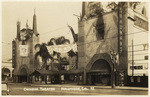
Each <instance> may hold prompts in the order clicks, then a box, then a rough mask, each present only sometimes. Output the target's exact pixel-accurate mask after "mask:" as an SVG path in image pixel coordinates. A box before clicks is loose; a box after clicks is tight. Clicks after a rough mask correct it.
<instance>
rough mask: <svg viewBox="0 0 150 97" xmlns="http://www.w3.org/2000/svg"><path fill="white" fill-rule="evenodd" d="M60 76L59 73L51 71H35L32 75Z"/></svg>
mask: <svg viewBox="0 0 150 97" xmlns="http://www.w3.org/2000/svg"><path fill="white" fill-rule="evenodd" d="M52 74H59V73H58V71H50V70H35V71H34V72H33V73H31V75H52Z"/></svg>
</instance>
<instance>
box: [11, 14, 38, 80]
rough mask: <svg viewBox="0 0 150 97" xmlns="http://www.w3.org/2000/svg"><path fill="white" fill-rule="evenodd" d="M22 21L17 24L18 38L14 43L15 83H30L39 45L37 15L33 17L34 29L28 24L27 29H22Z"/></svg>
mask: <svg viewBox="0 0 150 97" xmlns="http://www.w3.org/2000/svg"><path fill="white" fill-rule="evenodd" d="M20 24H21V23H20V21H18V22H17V36H16V38H15V39H14V40H13V41H12V44H13V46H12V50H13V51H12V52H13V54H12V58H13V62H12V63H13V68H14V81H15V82H29V81H30V79H31V78H30V77H29V75H30V73H31V72H33V71H34V68H35V58H34V57H35V56H34V55H35V52H36V51H35V49H34V47H35V45H36V44H37V43H39V34H38V32H37V24H36V15H35V13H34V16H33V29H30V27H29V26H28V24H26V28H23V29H20V26H21V25H20Z"/></svg>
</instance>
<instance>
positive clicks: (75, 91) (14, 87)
mask: <svg viewBox="0 0 150 97" xmlns="http://www.w3.org/2000/svg"><path fill="white" fill-rule="evenodd" d="M9 89H10V91H11V92H10V95H148V91H147V90H140V89H112V88H111V87H110V86H103V87H99V86H77V85H48V86H46V85H34V84H32V85H31V84H9ZM2 94H3V93H2Z"/></svg>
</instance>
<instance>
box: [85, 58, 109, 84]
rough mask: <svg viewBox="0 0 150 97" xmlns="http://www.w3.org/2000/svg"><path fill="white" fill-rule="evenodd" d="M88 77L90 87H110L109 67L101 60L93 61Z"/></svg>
mask: <svg viewBox="0 0 150 97" xmlns="http://www.w3.org/2000/svg"><path fill="white" fill-rule="evenodd" d="M88 77H89V80H90V84H92V85H111V84H110V83H111V67H110V65H109V63H108V62H107V61H106V60H102V59H99V60H97V61H95V62H94V64H93V65H92V67H91V70H90V72H89V73H88Z"/></svg>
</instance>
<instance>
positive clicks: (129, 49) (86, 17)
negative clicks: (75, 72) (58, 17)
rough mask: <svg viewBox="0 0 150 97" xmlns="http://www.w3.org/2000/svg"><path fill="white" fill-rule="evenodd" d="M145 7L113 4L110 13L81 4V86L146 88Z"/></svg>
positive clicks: (92, 4) (95, 4)
mask: <svg viewBox="0 0 150 97" xmlns="http://www.w3.org/2000/svg"><path fill="white" fill-rule="evenodd" d="M145 4H146V3H137V2H120V3H118V4H114V3H112V4H111V11H105V10H104V8H103V5H102V3H100V2H83V5H82V16H81V19H79V23H78V26H79V31H78V67H79V68H84V69H83V70H84V73H83V74H81V75H80V76H82V80H83V84H102V85H112V86H113V85H114V84H116V85H121V86H122V85H131V84H132V85H133V83H136V85H142V83H144V84H145V86H147V84H148V82H147V81H148V79H147V76H148V75H147V72H148V69H147V68H148V19H147V16H146V14H147V9H146V6H145ZM109 5H110V4H109ZM139 6H140V7H139ZM137 7H138V11H139V12H137V11H136V8H137ZM139 8H140V9H141V10H140V9H139ZM143 47H144V48H143ZM129 79H130V80H129Z"/></svg>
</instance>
